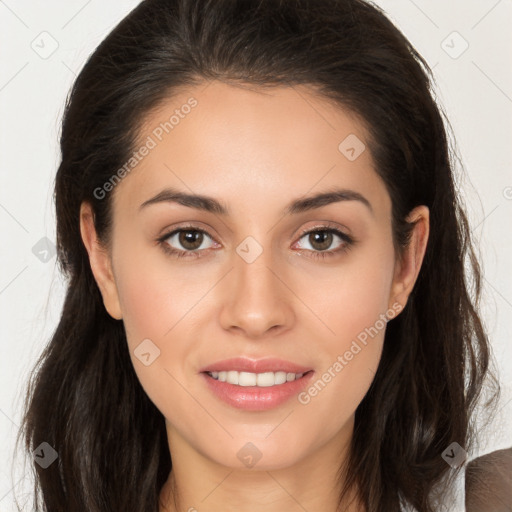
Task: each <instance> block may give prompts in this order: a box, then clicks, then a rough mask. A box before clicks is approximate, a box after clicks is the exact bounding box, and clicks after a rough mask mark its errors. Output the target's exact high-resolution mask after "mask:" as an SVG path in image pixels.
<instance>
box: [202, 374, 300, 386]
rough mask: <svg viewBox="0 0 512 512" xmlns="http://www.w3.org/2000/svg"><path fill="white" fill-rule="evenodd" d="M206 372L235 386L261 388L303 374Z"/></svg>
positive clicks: (298, 377) (297, 377) (288, 380)
mask: <svg viewBox="0 0 512 512" xmlns="http://www.w3.org/2000/svg"><path fill="white" fill-rule="evenodd" d="M208 374H209V375H210V376H211V377H213V378H214V379H217V380H219V381H220V382H227V383H228V384H235V385H237V386H258V387H262V388H264V387H270V386H277V385H279V384H284V383H285V382H291V381H292V380H297V379H300V378H301V377H302V375H303V374H302V373H286V372H265V373H250V372H237V371H236V370H230V371H223V372H208Z"/></svg>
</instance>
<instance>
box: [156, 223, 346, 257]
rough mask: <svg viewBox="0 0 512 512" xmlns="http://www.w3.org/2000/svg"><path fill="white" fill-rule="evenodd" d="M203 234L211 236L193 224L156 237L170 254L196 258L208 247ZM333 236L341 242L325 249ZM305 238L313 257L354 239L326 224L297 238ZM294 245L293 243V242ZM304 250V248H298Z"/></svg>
mask: <svg viewBox="0 0 512 512" xmlns="http://www.w3.org/2000/svg"><path fill="white" fill-rule="evenodd" d="M205 236H206V237H208V238H209V239H210V240H213V238H212V237H211V236H210V235H209V234H208V233H207V232H206V231H204V230H202V229H199V228H197V227H194V226H190V227H182V228H179V229H175V230H174V231H172V232H170V233H166V234H165V235H163V236H161V237H160V238H159V239H158V242H159V243H160V245H161V246H162V249H163V250H164V251H165V252H166V253H168V254H171V255H172V256H176V257H178V258H190V257H192V258H197V257H200V256H199V253H200V252H201V251H204V250H207V249H208V248H210V247H203V242H204V241H205ZM334 237H338V238H339V239H340V240H341V242H339V243H338V245H337V247H336V248H335V249H330V250H327V249H328V248H329V247H330V246H331V245H332V243H333V240H334ZM303 238H306V239H307V242H308V243H309V244H310V245H311V246H312V249H306V250H307V251H308V252H311V253H312V257H313V258H326V257H330V256H334V255H336V254H338V253H342V252H344V251H346V250H348V249H349V248H350V247H351V246H352V245H353V243H354V240H353V239H352V238H351V237H350V236H349V235H347V234H346V233H343V232H342V231H340V230H339V229H336V228H333V227H327V226H320V227H315V228H313V229H310V230H307V231H304V232H302V233H301V236H300V238H299V240H302V239H303ZM176 242H178V243H179V244H180V245H181V247H183V248H184V249H179V248H175V247H173V246H172V243H176ZM294 245H295V244H294ZM299 249H300V250H304V248H299Z"/></svg>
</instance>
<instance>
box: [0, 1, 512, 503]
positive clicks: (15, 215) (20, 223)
mask: <svg viewBox="0 0 512 512" xmlns="http://www.w3.org/2000/svg"><path fill="white" fill-rule="evenodd" d="M137 4H138V1H135V0H131V1H119V0H116V1H109V2H100V1H99V0H89V1H76V0H73V1H68V2H62V1H61V2H57V1H56V0H53V1H46V2H44V4H41V3H40V2H35V1H33V0H32V1H19V2H15V1H14V0H6V1H2V0H0V38H1V41H0V48H1V54H0V64H1V65H0V119H1V132H0V133H1V139H0V151H1V156H0V172H1V188H0V228H1V240H2V243H1V251H0V314H1V318H0V322H1V324H0V328H1V331H0V332H1V342H0V347H1V352H0V512H8V511H11V510H14V508H13V487H15V488H16V492H17V494H18V495H23V494H26V495H27V496H30V486H28V485H27V484H26V483H25V482H24V481H23V470H22V466H19V465H16V466H15V468H17V469H16V472H15V473H14V474H12V471H11V466H12V459H13V446H14V444H13V443H14V436H15V433H16V429H17V426H18V425H19V422H20V415H21V406H22V403H23V398H24V387H23V386H24V385H25V383H26V380H27V376H28V372H29V371H30V369H31V368H32V366H33V365H34V363H35V360H36V357H37V356H38V355H39V353H40V352H41V350H42V349H43V347H44V345H45V343H46V342H47V341H48V339H49V337H50V335H51V334H52V332H53V330H54V329H55V327H56V325H57V322H58V318H59V313H60V309H61V306H62V301H63V292H64V286H63V282H62V279H61V277H60V275H59V273H58V270H57V268H56V265H55V262H56V260H55V257H54V255H53V253H52V252H51V250H52V244H53V243H54V242H55V216H54V207H53V201H52V192H53V190H52V187H53V180H54V176H55V172H56V169H57V166H58V162H59V150H58V136H59V132H60V126H59V123H60V120H61V116H62V112H63V107H64V101H65V98H66V94H67V92H68V90H69V88H70V87H71V84H72V82H73V80H74V78H75V76H76V74H77V73H78V71H79V70H80V69H81V67H82V66H83V64H84V63H85V60H86V58H87V57H88V55H89V54H90V53H91V52H92V51H93V50H94V49H95V48H96V46H97V45H98V44H99V43H100V41H101V40H102V39H103V38H104V37H105V36H106V35H107V34H108V32H110V30H111V29H112V28H113V27H114V26H115V24H117V22H118V21H119V20H121V19H122V18H123V17H124V16H125V15H126V14H127V13H128V12H129V11H130V10H131V9H132V8H133V7H134V6H135V5H137ZM376 4H377V5H379V6H381V7H383V8H384V9H385V10H386V12H387V13H388V15H389V16H390V18H391V19H392V20H393V21H394V23H395V24H396V25H397V26H398V27H399V28H400V29H401V30H402V31H403V32H404V34H405V35H406V36H407V37H408V38H409V40H410V41H411V42H412V44H413V45H414V46H415V47H416V49H417V50H418V51H419V52H420V54H422V55H423V56H424V57H425V58H426V60H427V62H428V63H429V64H430V65H431V66H432V67H433V68H434V72H435V76H436V80H437V84H438V87H437V94H438V99H439V102H440V103H441V104H442V105H443V106H444V108H445V110H446V112H447V115H448V118H449V120H450V122H451V125H452V127H453V130H454V133H455V137H456V141H457V144H458V152H459V154H460V156H461V162H462V165H463V167H464V173H465V176H466V178H465V179H461V180H460V186H461V191H462V193H463V195H464V197H465V198H466V201H467V205H468V213H469V216H470V220H471V225H472V229H473V234H474V235H475V237H476V241H477V242H478V245H479V247H480V250H481V254H482V258H483V266H484V279H483V285H484V295H483V314H484V319H485V323H486V326H487V328H488V331H489V334H490V337H491V340H492V344H493V350H494V354H495V357H496V360H497V363H498V365H499V371H500V374H501V384H502V388H503V397H502V400H501V403H500V406H499V414H498V416H497V418H496V420H495V422H494V423H493V425H492V428H490V429H489V431H488V433H487V436H486V438H485V439H483V441H482V446H481V448H480V453H481V454H482V453H486V452H488V451H491V450H493V449H499V448H503V447H507V446H512V436H511V434H510V432H511V431H512V428H511V427H512V357H511V356H512V346H511V343H510V337H511V328H510V323H509V321H508V320H509V318H510V317H511V314H512V278H511V271H510V268H511V262H512V243H511V229H510V226H511V221H512V171H511V162H512V158H511V151H512V150H511V148H512V138H511V132H512V130H511V124H512V122H511V121H512V116H511V111H512V71H511V65H510V64H511V62H512V59H511V53H512V35H511V31H510V24H511V21H512V16H511V14H512V2H511V1H510V0H472V1H468V0H457V1H451V2H447V1H446V0H435V1H432V0H429V1H427V0H414V1H413V0H394V1H393V0H379V1H377V2H376ZM454 32H457V33H458V34H454ZM42 33H43V34H42ZM466 44H467V45H468V48H467V49H466V50H465V51H462V50H464V48H465V46H466ZM56 45H58V46H57V47H56V49H55V51H54V52H53V53H52V54H51V55H48V54H49V53H50V52H51V51H52V50H53V46H56ZM459 54H460V55H459ZM459 171H460V169H459ZM44 237H47V238H48V239H49V240H50V244H49V245H46V246H45V245H44V243H45V242H41V239H43V238H44ZM41 244H43V245H41ZM34 246H35V247H36V249H34V250H33V248H34ZM45 250H46V251H49V252H45ZM45 259H47V260H48V261H46V262H45V261H44V260H45ZM447 286H449V283H447ZM472 456H474V455H472ZM24 489H25V491H24V492H23V490H24Z"/></svg>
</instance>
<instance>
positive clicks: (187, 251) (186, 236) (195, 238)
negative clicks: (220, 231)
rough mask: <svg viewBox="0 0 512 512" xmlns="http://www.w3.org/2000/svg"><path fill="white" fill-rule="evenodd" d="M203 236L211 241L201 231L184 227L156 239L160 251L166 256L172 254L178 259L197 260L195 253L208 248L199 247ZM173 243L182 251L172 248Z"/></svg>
mask: <svg viewBox="0 0 512 512" xmlns="http://www.w3.org/2000/svg"><path fill="white" fill-rule="evenodd" d="M205 236H207V237H208V238H210V239H213V238H212V237H211V236H210V235H209V234H208V233H207V232H206V231H204V230H203V229H199V228H195V227H189V228H186V227H185V228H179V229H175V230H173V231H171V232H170V233H166V234H165V235H163V236H161V237H160V238H159V239H158V241H159V243H160V244H161V245H162V249H163V250H164V251H165V252H167V253H168V254H172V255H174V256H177V257H178V258H183V257H185V258H189V257H193V258H197V257H198V255H196V254H195V253H197V252H199V251H204V250H206V249H208V247H206V248H205V247H201V246H202V245H203V241H204V237H205ZM173 243H174V244H176V245H180V246H181V247H182V248H183V249H181V248H176V247H173V245H172V244H173Z"/></svg>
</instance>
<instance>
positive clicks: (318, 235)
mask: <svg viewBox="0 0 512 512" xmlns="http://www.w3.org/2000/svg"><path fill="white" fill-rule="evenodd" d="M311 236H312V237H313V242H312V243H311V245H313V247H315V243H316V244H317V249H318V250H325V249H327V248H328V247H329V246H330V245H331V243H332V233H328V232H327V231H316V232H315V233H312V234H311ZM322 240H323V241H322ZM310 242H311V240H310ZM318 244H319V245H320V247H318Z"/></svg>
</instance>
